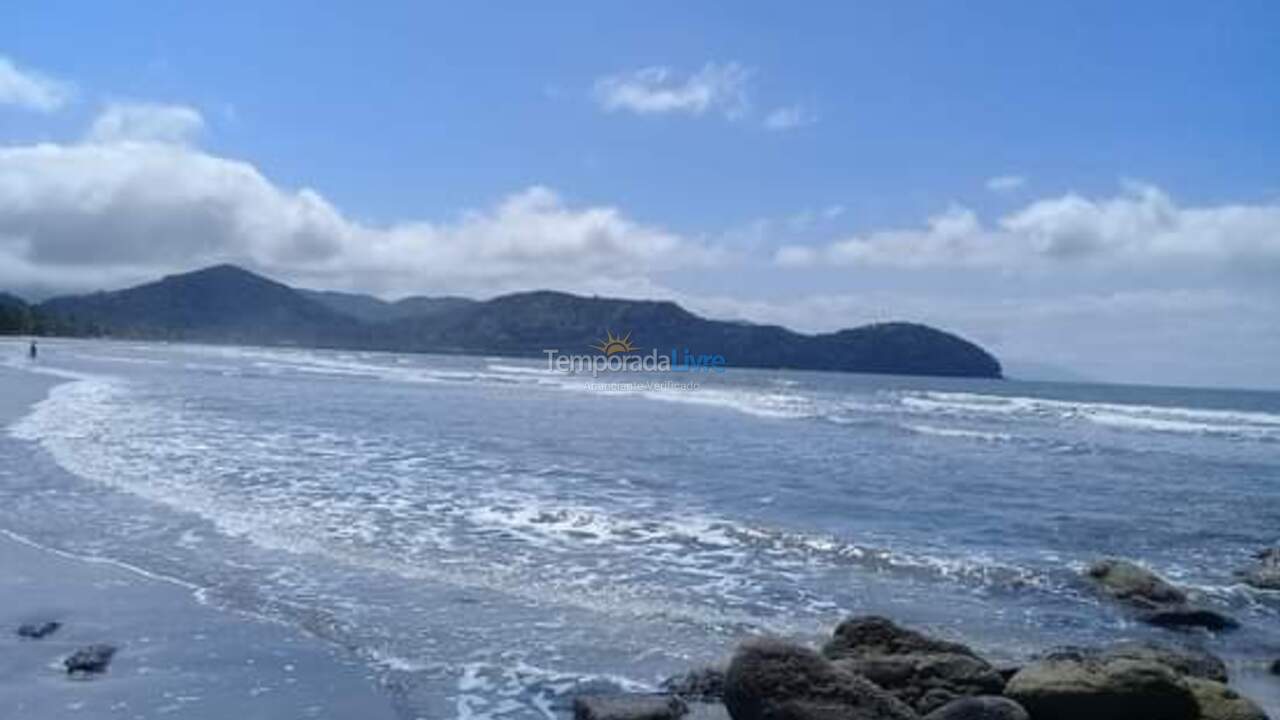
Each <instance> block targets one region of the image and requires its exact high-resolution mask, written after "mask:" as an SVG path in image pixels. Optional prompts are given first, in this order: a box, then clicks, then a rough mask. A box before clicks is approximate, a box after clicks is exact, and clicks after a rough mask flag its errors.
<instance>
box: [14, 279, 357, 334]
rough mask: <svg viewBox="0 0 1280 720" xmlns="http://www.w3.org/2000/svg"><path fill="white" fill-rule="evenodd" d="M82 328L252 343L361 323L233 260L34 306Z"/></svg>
mask: <svg viewBox="0 0 1280 720" xmlns="http://www.w3.org/2000/svg"><path fill="white" fill-rule="evenodd" d="M37 307H38V308H39V310H40V311H41V312H43V313H45V314H47V315H49V316H50V317H54V318H58V319H59V320H61V321H62V322H63V323H64V324H66V325H67V326H70V327H73V328H77V329H80V330H81V331H82V332H84V333H87V334H102V335H110V336H114V337H129V338H155V339H163V340H201V341H206V342H229V343H252V344H268V345H273V344H304V345H310V344H320V345H335V344H347V343H359V342H361V341H364V340H366V339H367V338H366V337H365V335H366V332H365V329H364V326H363V325H362V324H361V323H360V322H359V321H357V320H355V319H352V318H350V317H347V316H346V315H342V314H339V313H337V312H334V311H333V310H331V309H329V308H328V307H326V306H325V305H323V304H321V303H318V302H316V301H315V300H311V299H309V298H307V297H305V296H304V295H302V294H301V293H299V292H298V291H296V290H294V289H293V288H291V287H289V286H288V285H284V284H281V283H278V282H275V281H274V280H268V279H267V278H264V277H261V276H259V275H255V274H253V273H251V272H249V271H247V270H243V269H241V268H238V267H236V266H234V265H216V266H214V267H210V268H205V269H204V270H197V271H195V272H191V273H185V274H182V275H170V276H167V277H165V278H162V279H160V280H157V281H155V282H151V283H147V284H145V285H139V286H137V287H132V288H129V289H127V290H117V291H114V292H98V293H94V294H92V295H77V296H70V297H60V298H54V299H52V300H48V301H46V302H44V303H41V304H40V305H39V306H37Z"/></svg>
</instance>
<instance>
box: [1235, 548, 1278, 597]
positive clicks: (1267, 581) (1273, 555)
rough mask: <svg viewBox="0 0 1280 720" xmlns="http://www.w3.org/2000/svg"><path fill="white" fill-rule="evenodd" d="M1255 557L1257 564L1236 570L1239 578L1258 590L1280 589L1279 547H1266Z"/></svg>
mask: <svg viewBox="0 0 1280 720" xmlns="http://www.w3.org/2000/svg"><path fill="white" fill-rule="evenodd" d="M1255 557H1256V558H1257V560H1258V564H1257V566H1255V567H1252V568H1250V569H1248V570H1242V571H1240V572H1238V573H1237V575H1239V576H1240V579H1241V580H1243V581H1244V582H1245V583H1247V584H1249V585H1252V586H1253V587H1256V588H1258V589H1260V590H1280V548H1268V549H1266V550H1263V551H1262V552H1260V553H1258V554H1257V555H1256V556H1255Z"/></svg>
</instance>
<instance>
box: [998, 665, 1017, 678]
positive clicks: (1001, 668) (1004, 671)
mask: <svg viewBox="0 0 1280 720" xmlns="http://www.w3.org/2000/svg"><path fill="white" fill-rule="evenodd" d="M1021 669H1022V666H1021V665H1013V664H1008V665H997V666H996V672H998V673H1000V679H1002V680H1004V681H1005V682H1009V679H1010V678H1012V677H1013V676H1014V675H1017V674H1018V671H1019V670H1021Z"/></svg>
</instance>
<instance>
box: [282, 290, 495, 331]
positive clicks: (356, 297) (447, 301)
mask: <svg viewBox="0 0 1280 720" xmlns="http://www.w3.org/2000/svg"><path fill="white" fill-rule="evenodd" d="M298 292H300V293H302V294H303V295H304V296H306V297H308V298H310V299H312V300H315V301H316V302H319V303H321V304H323V305H326V306H327V307H328V308H329V309H330V310H334V311H336V312H339V313H342V314H343V315H347V316H349V317H353V318H355V319H357V320H361V321H363V322H368V323H383V322H391V321H392V320H401V319H403V318H407V317H415V316H424V315H435V314H437V313H443V312H452V311H455V310H458V309H460V308H463V307H466V306H468V305H474V304H475V303H476V301H475V300H471V299H469V298H461V297H450V296H444V297H407V298H404V299H402V300H397V301H395V302H387V301H386V300H383V299H381V298H376V297H374V296H372V295H363V294H360V293H344V292H336V291H333V290H299V291H298Z"/></svg>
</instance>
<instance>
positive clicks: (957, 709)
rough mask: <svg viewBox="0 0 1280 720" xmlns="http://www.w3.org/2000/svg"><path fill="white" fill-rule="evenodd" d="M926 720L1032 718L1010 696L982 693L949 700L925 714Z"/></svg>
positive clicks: (1009, 719)
mask: <svg viewBox="0 0 1280 720" xmlns="http://www.w3.org/2000/svg"><path fill="white" fill-rule="evenodd" d="M924 720H1030V716H1029V715H1027V711H1026V709H1025V708H1023V707H1022V706H1021V705H1019V704H1018V703H1016V702H1014V701H1012V700H1010V699H1009V698H1005V697H997V696H992V695H982V696H979V697H967V698H961V699H959V700H956V701H954V702H949V703H947V704H946V705H943V706H942V707H940V708H938V709H937V710H934V711H933V712H931V713H929V714H928V715H925V716H924Z"/></svg>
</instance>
